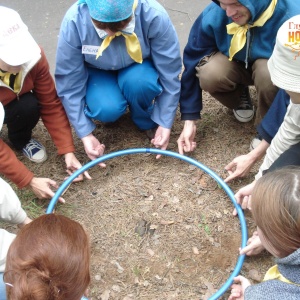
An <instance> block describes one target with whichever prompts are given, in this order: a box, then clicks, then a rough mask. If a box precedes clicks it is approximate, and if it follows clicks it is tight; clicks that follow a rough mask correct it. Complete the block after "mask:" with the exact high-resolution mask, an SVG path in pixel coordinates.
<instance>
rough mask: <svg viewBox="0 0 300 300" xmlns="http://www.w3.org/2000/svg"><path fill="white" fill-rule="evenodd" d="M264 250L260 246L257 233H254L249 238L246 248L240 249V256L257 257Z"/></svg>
mask: <svg viewBox="0 0 300 300" xmlns="http://www.w3.org/2000/svg"><path fill="white" fill-rule="evenodd" d="M264 249H265V247H264V246H263V245H262V243H261V240H260V238H259V236H258V233H257V231H254V232H253V235H252V237H251V238H249V240H248V241H247V246H246V247H244V248H243V249H241V248H240V255H242V254H246V255H248V256H250V255H257V254H259V253H261V252H262V251H263V250H264Z"/></svg>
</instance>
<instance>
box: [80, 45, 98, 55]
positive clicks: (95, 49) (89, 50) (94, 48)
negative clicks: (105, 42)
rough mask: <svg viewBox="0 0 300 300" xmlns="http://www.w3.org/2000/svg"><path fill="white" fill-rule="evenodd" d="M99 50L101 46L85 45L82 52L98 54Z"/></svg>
mask: <svg viewBox="0 0 300 300" xmlns="http://www.w3.org/2000/svg"><path fill="white" fill-rule="evenodd" d="M98 50H99V46H91V45H83V46H82V54H90V55H96V54H97V52H98Z"/></svg>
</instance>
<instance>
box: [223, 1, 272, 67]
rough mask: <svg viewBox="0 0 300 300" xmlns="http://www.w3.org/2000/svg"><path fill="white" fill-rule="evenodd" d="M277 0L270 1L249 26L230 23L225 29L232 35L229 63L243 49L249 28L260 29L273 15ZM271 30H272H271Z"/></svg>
mask: <svg viewBox="0 0 300 300" xmlns="http://www.w3.org/2000/svg"><path fill="white" fill-rule="evenodd" d="M276 4H277V0H272V2H271V4H270V5H269V7H268V8H267V9H266V10H265V11H264V12H263V13H262V14H261V16H260V17H259V18H258V19H257V20H256V21H255V22H254V23H253V24H252V25H251V24H245V25H243V26H240V25H238V24H236V23H230V24H228V25H227V26H226V27H227V33H228V34H229V35H233V37H232V39H231V43H230V48H229V60H230V61H231V60H232V58H233V57H234V55H235V54H236V53H237V52H239V51H240V50H241V49H243V47H244V45H245V43H246V33H247V31H248V29H249V28H252V27H262V26H263V25H264V24H265V23H266V22H267V21H268V20H269V19H270V18H271V17H272V15H273V13H274V10H275V7H276ZM271 30H272V29H271Z"/></svg>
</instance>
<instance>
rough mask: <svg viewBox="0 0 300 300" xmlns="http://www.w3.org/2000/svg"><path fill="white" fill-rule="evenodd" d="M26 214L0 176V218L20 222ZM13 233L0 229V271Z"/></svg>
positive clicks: (2, 269)
mask: <svg viewBox="0 0 300 300" xmlns="http://www.w3.org/2000/svg"><path fill="white" fill-rule="evenodd" d="M26 217H27V214H26V212H25V211H24V210H23V209H22V207H21V203H20V200H19V198H18V197H17V195H16V194H15V192H14V191H13V189H12V188H11V187H10V185H9V184H7V183H6V182H5V181H4V180H3V179H2V178H0V219H1V220H3V221H7V222H10V223H14V224H21V223H23V222H24V220H25V219H26ZM14 238H15V235H14V234H12V233H9V232H7V231H6V230H4V229H0V272H3V271H4V269H5V261H6V254H7V251H8V248H9V246H10V244H11V243H12V241H13V239H14Z"/></svg>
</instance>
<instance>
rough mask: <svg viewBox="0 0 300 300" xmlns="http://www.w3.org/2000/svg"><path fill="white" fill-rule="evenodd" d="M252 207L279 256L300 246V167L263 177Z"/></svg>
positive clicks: (265, 234) (256, 189) (254, 190)
mask: <svg viewBox="0 0 300 300" xmlns="http://www.w3.org/2000/svg"><path fill="white" fill-rule="evenodd" d="M251 206H252V214H253V218H254V220H255V222H256V225H257V226H258V227H259V228H260V230H261V231H262V233H263V235H264V238H265V239H266V242H267V243H269V245H270V246H271V247H272V248H273V249H275V250H276V251H277V253H278V254H279V255H278V256H279V257H285V256H288V255H289V254H291V253H293V252H294V251H295V250H297V249H299V248H300V168H296V167H288V168H283V169H279V170H275V171H273V172H270V173H267V174H266V175H264V176H263V177H261V178H260V179H259V180H258V181H257V183H256V184H255V187H254V189H253V192H252V200H251Z"/></svg>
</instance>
